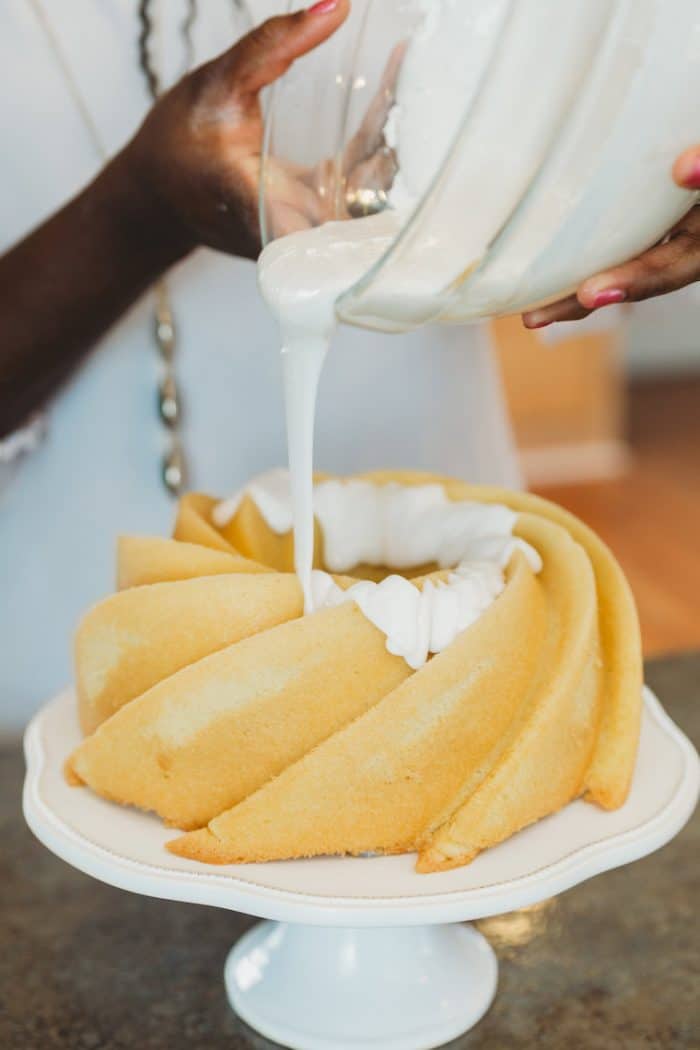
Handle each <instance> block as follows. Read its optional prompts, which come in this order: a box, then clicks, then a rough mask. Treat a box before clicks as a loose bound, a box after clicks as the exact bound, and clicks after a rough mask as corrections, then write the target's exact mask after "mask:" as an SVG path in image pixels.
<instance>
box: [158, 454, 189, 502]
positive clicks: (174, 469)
mask: <svg viewBox="0 0 700 1050" xmlns="http://www.w3.org/2000/svg"><path fill="white" fill-rule="evenodd" d="M185 478H186V471H185V457H184V456H183V454H182V449H181V448H180V446H179V445H177V444H175V445H173V447H172V448H171V449H170V451H169V452H167V453H166V455H165V456H164V457H163V484H164V485H165V487H166V489H167V490H168V492H169V493H170V494H171V495H172V496H178V495H179V494H180V492H181V491H182V487H183V485H184V484H185Z"/></svg>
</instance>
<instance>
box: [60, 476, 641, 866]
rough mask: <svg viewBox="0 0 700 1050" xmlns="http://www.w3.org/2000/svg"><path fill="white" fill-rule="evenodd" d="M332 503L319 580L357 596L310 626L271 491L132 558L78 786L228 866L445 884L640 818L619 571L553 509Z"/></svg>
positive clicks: (634, 687)
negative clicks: (527, 850) (591, 815)
mask: <svg viewBox="0 0 700 1050" xmlns="http://www.w3.org/2000/svg"><path fill="white" fill-rule="evenodd" d="M316 496H317V502H316V504H315V505H316V507H317V521H316V540H317V542H316V565H317V567H318V568H319V569H324V568H328V569H329V570H337V571H340V570H343V571H346V575H344V576H339V575H334V576H331V575H326V573H325V572H319V573H317V574H316V578H315V583H314V586H315V588H316V590H317V592H318V595H319V602H318V607H317V611H315V612H313V613H312V614H311V615H306V616H304V615H303V609H302V604H303V603H302V597H301V589H300V587H299V585H298V582H297V580H296V577H295V576H294V575H293V572H292V561H293V540H292V537H291V534H290V533H289V530H288V528H284V529H281V528H280V527H279V524H278V525H277V526H276V527H274V528H273V527H272V526H271V524H270V515H269V514H267V513H266V509H265V501H264V500H263V498H262V495H259V494H258V492H257V491H256V489H255V487H254V486H253V487H251V488H250V489H249V490H248V491H247V492H246V493H243V494H241V495H240V496H239V497H237V498H236V499H235V500H234V501H229V503H227V504H223V505H222V504H219V503H218V502H217V501H215V500H212V499H209V498H208V497H205V496H201V495H190V496H188V497H185V499H184V500H183V501H182V502H181V505H180V508H179V513H178V518H177V524H176V528H175V538H174V539H173V540H158V539H147V538H126V539H123V540H122V541H121V542H120V545H119V572H118V578H119V585H120V587H121V588H122V589H121V590H120V591H119V592H118V593H117V594H115V595H114V596H112V597H111V598H108V599H107V600H106V601H104V602H102V603H101V604H99V605H98V606H96V607H95V608H94V609H93V610H91V611H90V612H89V613H88V614H87V616H86V617H85V619H84V621H83V623H82V624H81V626H80V628H79V631H78V636H77V644H76V681H77V692H78V699H79V705H80V713H81V723H82V725H83V728H84V731H85V733H86V738H85V740H84V741H83V742H82V743H81V744H80V746H79V747H78V748H77V749H76V751H75V752H74V754H73V755H72V756H71V757H70V759H69V761H68V763H67V774H68V776H69V778H70V779H71V781H72V782H74V783H83V784H87V785H89V786H90V787H91V788H92V789H93V790H95V791H97V792H98V793H99V794H101V795H103V796H104V797H106V798H110V799H114V800H116V801H118V802H122V803H127V804H132V805H136V806H139V807H142V808H145V809H150V810H153V811H155V812H156V813H157V814H159V815H160V816H161V817H162V818H163V819H164V820H165V821H166V822H167V823H168V824H171V825H173V826H175V827H178V828H181V829H183V830H184V831H186V832H187V834H184V835H182V836H181V837H180V838H177V839H175V840H174V841H173V842H171V843H169V847H168V848H169V849H171V850H172V851H173V852H175V853H177V854H179V855H181V856H185V857H189V858H193V859H196V860H200V861H204V862H209V863H244V862H251V861H270V860H276V859H288V858H294V857H308V856H317V855H322V854H360V853H366V852H378V853H396V852H409V851H414V850H415V851H417V852H418V863H417V868H418V870H419V871H421V872H430V871H436V870H440V869H444V868H448V867H453V866H457V865H460V864H465V863H468V862H469V861H470V860H472V859H473V858H474V857H475V856H476V855H477V854H478V853H479V852H480V851H481V850H484V849H487V848H488V847H489V846H492V845H494V844H496V843H498V842H501V841H503V840H504V839H506V838H508V837H509V836H510V835H512V834H514V833H515V832H517V831H518V830H519V829H521V828H523V827H525V826H526V825H528V824H530V823H532V822H533V821H536V820H538V819H540V818H542V817H544V816H546V815H547V814H550V813H553V812H555V811H557V810H559V809H560V808H561V807H563V806H564V805H566V804H567V803H568V802H570V801H571V800H572V799H575V798H577V797H579V796H581V795H584V796H585V797H586V798H587V799H589V800H590V801H591V802H594V803H597V804H599V805H601V806H603V807H605V808H616V807H618V806H620V805H622V804H623V802H624V801H625V799H626V797H627V793H628V791H629V786H630V782H631V778H632V773H633V769H634V763H635V757H636V752H637V744H638V736H639V724H640V715H641V684H642V663H641V646H640V639H639V627H638V621H637V616H636V611H635V606H634V602H633V600H632V597H631V594H630V591H629V588H628V586H627V583H626V581H625V578H624V576H623V574H622V571H621V570H620V568H619V566H618V565H617V563H616V561H615V559H614V558H613V556H612V555H611V553H610V552H609V550H608V549H607V548H606V547H605V545H604V544H603V543H602V542H601V541H600V540H599V539H598V538H597V537H596V536H595V535H594V534H593V533H592V532H591V531H590V530H589V529H587V528H586V526H584V525H583V524H582V523H581V522H580V521H578V520H577V519H575V518H574V517H572V516H571V515H570V514H568V513H567V512H565V511H563V510H561V509H560V508H558V507H556V506H554V505H553V504H550V503H548V502H546V501H544V500H541V499H538V498H537V497H534V496H529V495H523V494H516V493H511V492H505V491H501V490H496V489H488V488H475V487H472V486H469V485H466V484H464V483H462V482H457V481H451V480H449V479H445V478H435V477H430V476H426V475H414V474H405V473H402V474H396V473H380V474H373V475H368V476H365V477H364V478H362V479H353V480H350V481H342V480H338V479H336V480H333V479H320V480H319V481H318V482H317V491H316ZM424 497H425V498H424ZM378 523H379V524H378ZM370 526H371V527H370ZM438 532H439V533H440V542H439V543H438V542H437V541H436V542H434V543H432V541H431V537H432V536H433V534H435V535H437V533H438ZM385 534H386V535H385ZM467 534H468V542H467V541H466V540H465V535H467ZM387 536H389V540H387ZM465 552H466V557H465ZM353 553H354V555H355V561H357V562H358V563H359V564H355V563H354V562H353V563H348V564H345V562H347V561H348V559H351V558H352V557H353ZM392 560H393V564H392V563H390V564H387V562H391V561H392ZM454 562H459V563H460V565H461V567H460V568H458V569H457V570H455V571H452V565H453V564H454ZM392 570H394V571H393V574H392ZM398 571H400V574H401V575H400V576H399V575H398ZM358 581H368V582H359V583H358ZM370 581H371V582H370ZM382 581H383V582H382Z"/></svg>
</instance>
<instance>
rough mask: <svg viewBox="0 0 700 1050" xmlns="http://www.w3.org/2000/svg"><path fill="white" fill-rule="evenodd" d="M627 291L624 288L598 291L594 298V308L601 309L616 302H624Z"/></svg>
mask: <svg viewBox="0 0 700 1050" xmlns="http://www.w3.org/2000/svg"><path fill="white" fill-rule="evenodd" d="M626 298H627V292H625V291H623V289H622V288H605V289H604V290H603V291H602V292H598V293H597V294H596V296H595V298H594V299H593V309H594V310H600V309H601V307H603V306H613V305H614V304H615V303H624V301H625V299H626Z"/></svg>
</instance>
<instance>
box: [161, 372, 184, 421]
mask: <svg viewBox="0 0 700 1050" xmlns="http://www.w3.org/2000/svg"><path fill="white" fill-rule="evenodd" d="M158 413H159V415H160V418H161V419H162V420H163V422H164V423H165V425H166V426H168V427H176V426H177V425H178V423H179V422H180V396H179V394H178V389H177V383H176V382H175V377H174V376H172V375H167V376H166V377H165V379H164V380H163V382H162V383H161V384H160V387H159V388H158Z"/></svg>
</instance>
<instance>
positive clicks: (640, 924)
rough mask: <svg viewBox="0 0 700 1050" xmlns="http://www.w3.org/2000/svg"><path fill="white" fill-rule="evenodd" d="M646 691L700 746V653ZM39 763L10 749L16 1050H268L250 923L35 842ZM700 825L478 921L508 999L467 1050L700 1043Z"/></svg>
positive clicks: (1, 761) (652, 673)
mask: <svg viewBox="0 0 700 1050" xmlns="http://www.w3.org/2000/svg"><path fill="white" fill-rule="evenodd" d="M647 678H648V681H649V683H650V685H651V686H652V687H653V688H654V689H655V690H656V691H657V692H658V694H659V696H660V698H661V699H662V701H663V703H664V704H665V706H666V707H667V709H668V711H669V713H670V714H671V716H672V717H673V718H674V719H675V720H676V721H677V722H678V724H679V725H680V726H681V727H682V728H683V729H684V730H685V732H686V733H687V734H688V735H689V736H690V737H691V738H692V739H693V740H694V741H695V743H696V744H698V742H700V656H688V657H682V658H675V659H672V660H667V661H662V662H657V663H654V664H651V665H650V666H649V668H648V675H647ZM23 772H24V769H23V763H22V759H21V757H20V752H19V749H18V748H17V747H7V748H5V749H3V750H2V751H0V1047H1V1048H2V1050H54V1048H59V1047H60V1048H62V1050H179V1048H181V1047H183V1048H184V1047H188V1048H197V1050H199V1048H206V1050H224V1048H226V1050H243V1048H255V1050H263V1048H265V1047H270V1046H272V1044H270V1043H268V1042H267V1041H266V1040H265V1039H262V1038H260V1037H259V1036H256V1035H254V1034H253V1033H251V1032H250V1030H249V1029H247V1028H246V1027H245V1025H243V1024H242V1023H241V1022H240V1021H238V1020H237V1018H236V1017H235V1016H234V1014H233V1013H232V1012H231V1010H230V1009H229V1007H228V1005H227V1002H226V998H225V995H224V987H223V982H222V967H223V963H224V959H225V957H226V954H227V952H228V950H229V948H230V947H231V945H232V943H233V941H234V940H235V939H236V938H237V937H238V935H239V934H240V933H241V932H242V931H243V930H245V929H246V928H247V927H248V926H249V925H250V923H251V922H252V920H250V919H248V918H245V917H243V916H239V915H235V914H232V913H230V912H223V911H216V910H214V909H211V908H203V907H197V906H195V905H184V904H175V903H168V902H165V901H158V900H149V899H147V898H144V897H136V896H132V895H130V894H128V893H123V892H121V891H120V890H116V889H111V888H110V887H108V886H103V885H101V884H100V883H97V882H94V881H93V880H92V879H89V878H88V877H86V876H84V875H81V874H79V873H78V872H77V871H73V870H72V869H71V868H69V867H67V866H66V865H65V864H63V863H62V862H61V861H59V860H57V859H56V858H55V857H53V856H52V855H51V854H50V853H48V852H47V851H46V850H45V849H44V848H43V847H42V846H40V845H39V843H38V842H36V841H34V839H33V838H32V836H31V834H30V833H29V831H28V830H27V828H26V826H25V824H24V822H23V820H22V817H21V814H20V810H19V797H20V789H21V781H22V776H23ZM699 902H700V817H699V816H698V815H697V814H696V816H695V818H694V820H693V821H692V822H691V824H690V825H689V826H688V827H687V828H686V829H685V831H684V832H683V833H682V834H681V835H680V836H679V837H678V838H677V839H676V840H675V841H674V842H673V843H672V844H671V845H670V846H667V847H666V849H664V850H662V851H661V852H660V853H657V854H655V855H654V856H652V857H648V858H647V859H645V860H643V861H640V862H638V863H637V864H633V865H631V866H630V867H628V868H623V869H621V870H618V871H613V872H609V873H608V874H606V875H601V876H599V877H598V878H597V879H593V880H592V881H591V882H588V883H586V884H585V885H583V886H579V887H577V888H576V889H574V890H571V891H570V892H569V893H567V894H565V895H563V896H561V897H558V898H555V899H554V900H551V901H548V902H546V903H545V904H541V905H537V906H535V907H533V908H528V909H525V910H524V911H519V912H514V913H512V914H510V915H504V916H500V917H498V918H495V919H488V920H485V921H483V922H481V923H480V924H479V927H480V929H481V930H482V931H483V932H484V933H485V934H486V935H487V936H488V937H489V938H490V940H491V943H492V944H493V946H494V947H495V949H496V951H497V952H498V955H499V959H500V963H501V972H500V985H499V994H498V998H497V999H496V1003H495V1005H494V1007H493V1008H492V1010H491V1012H490V1013H489V1014H488V1016H487V1017H486V1018H485V1019H484V1020H483V1021H482V1022H481V1024H480V1025H478V1027H477V1028H475V1029H474V1030H473V1031H472V1032H471V1033H469V1035H467V1036H465V1037H464V1038H463V1039H461V1040H459V1041H457V1042H456V1043H453V1044H452V1046H454V1047H460V1048H464V1050H520V1048H527V1050H534V1048H537V1050H559V1048H565V1050H676V1048H684V1050H685V1048H687V1050H691V1048H693V1050H697V1048H698V1047H700V1005H699V1004H700V926H699V923H698V904H699Z"/></svg>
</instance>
